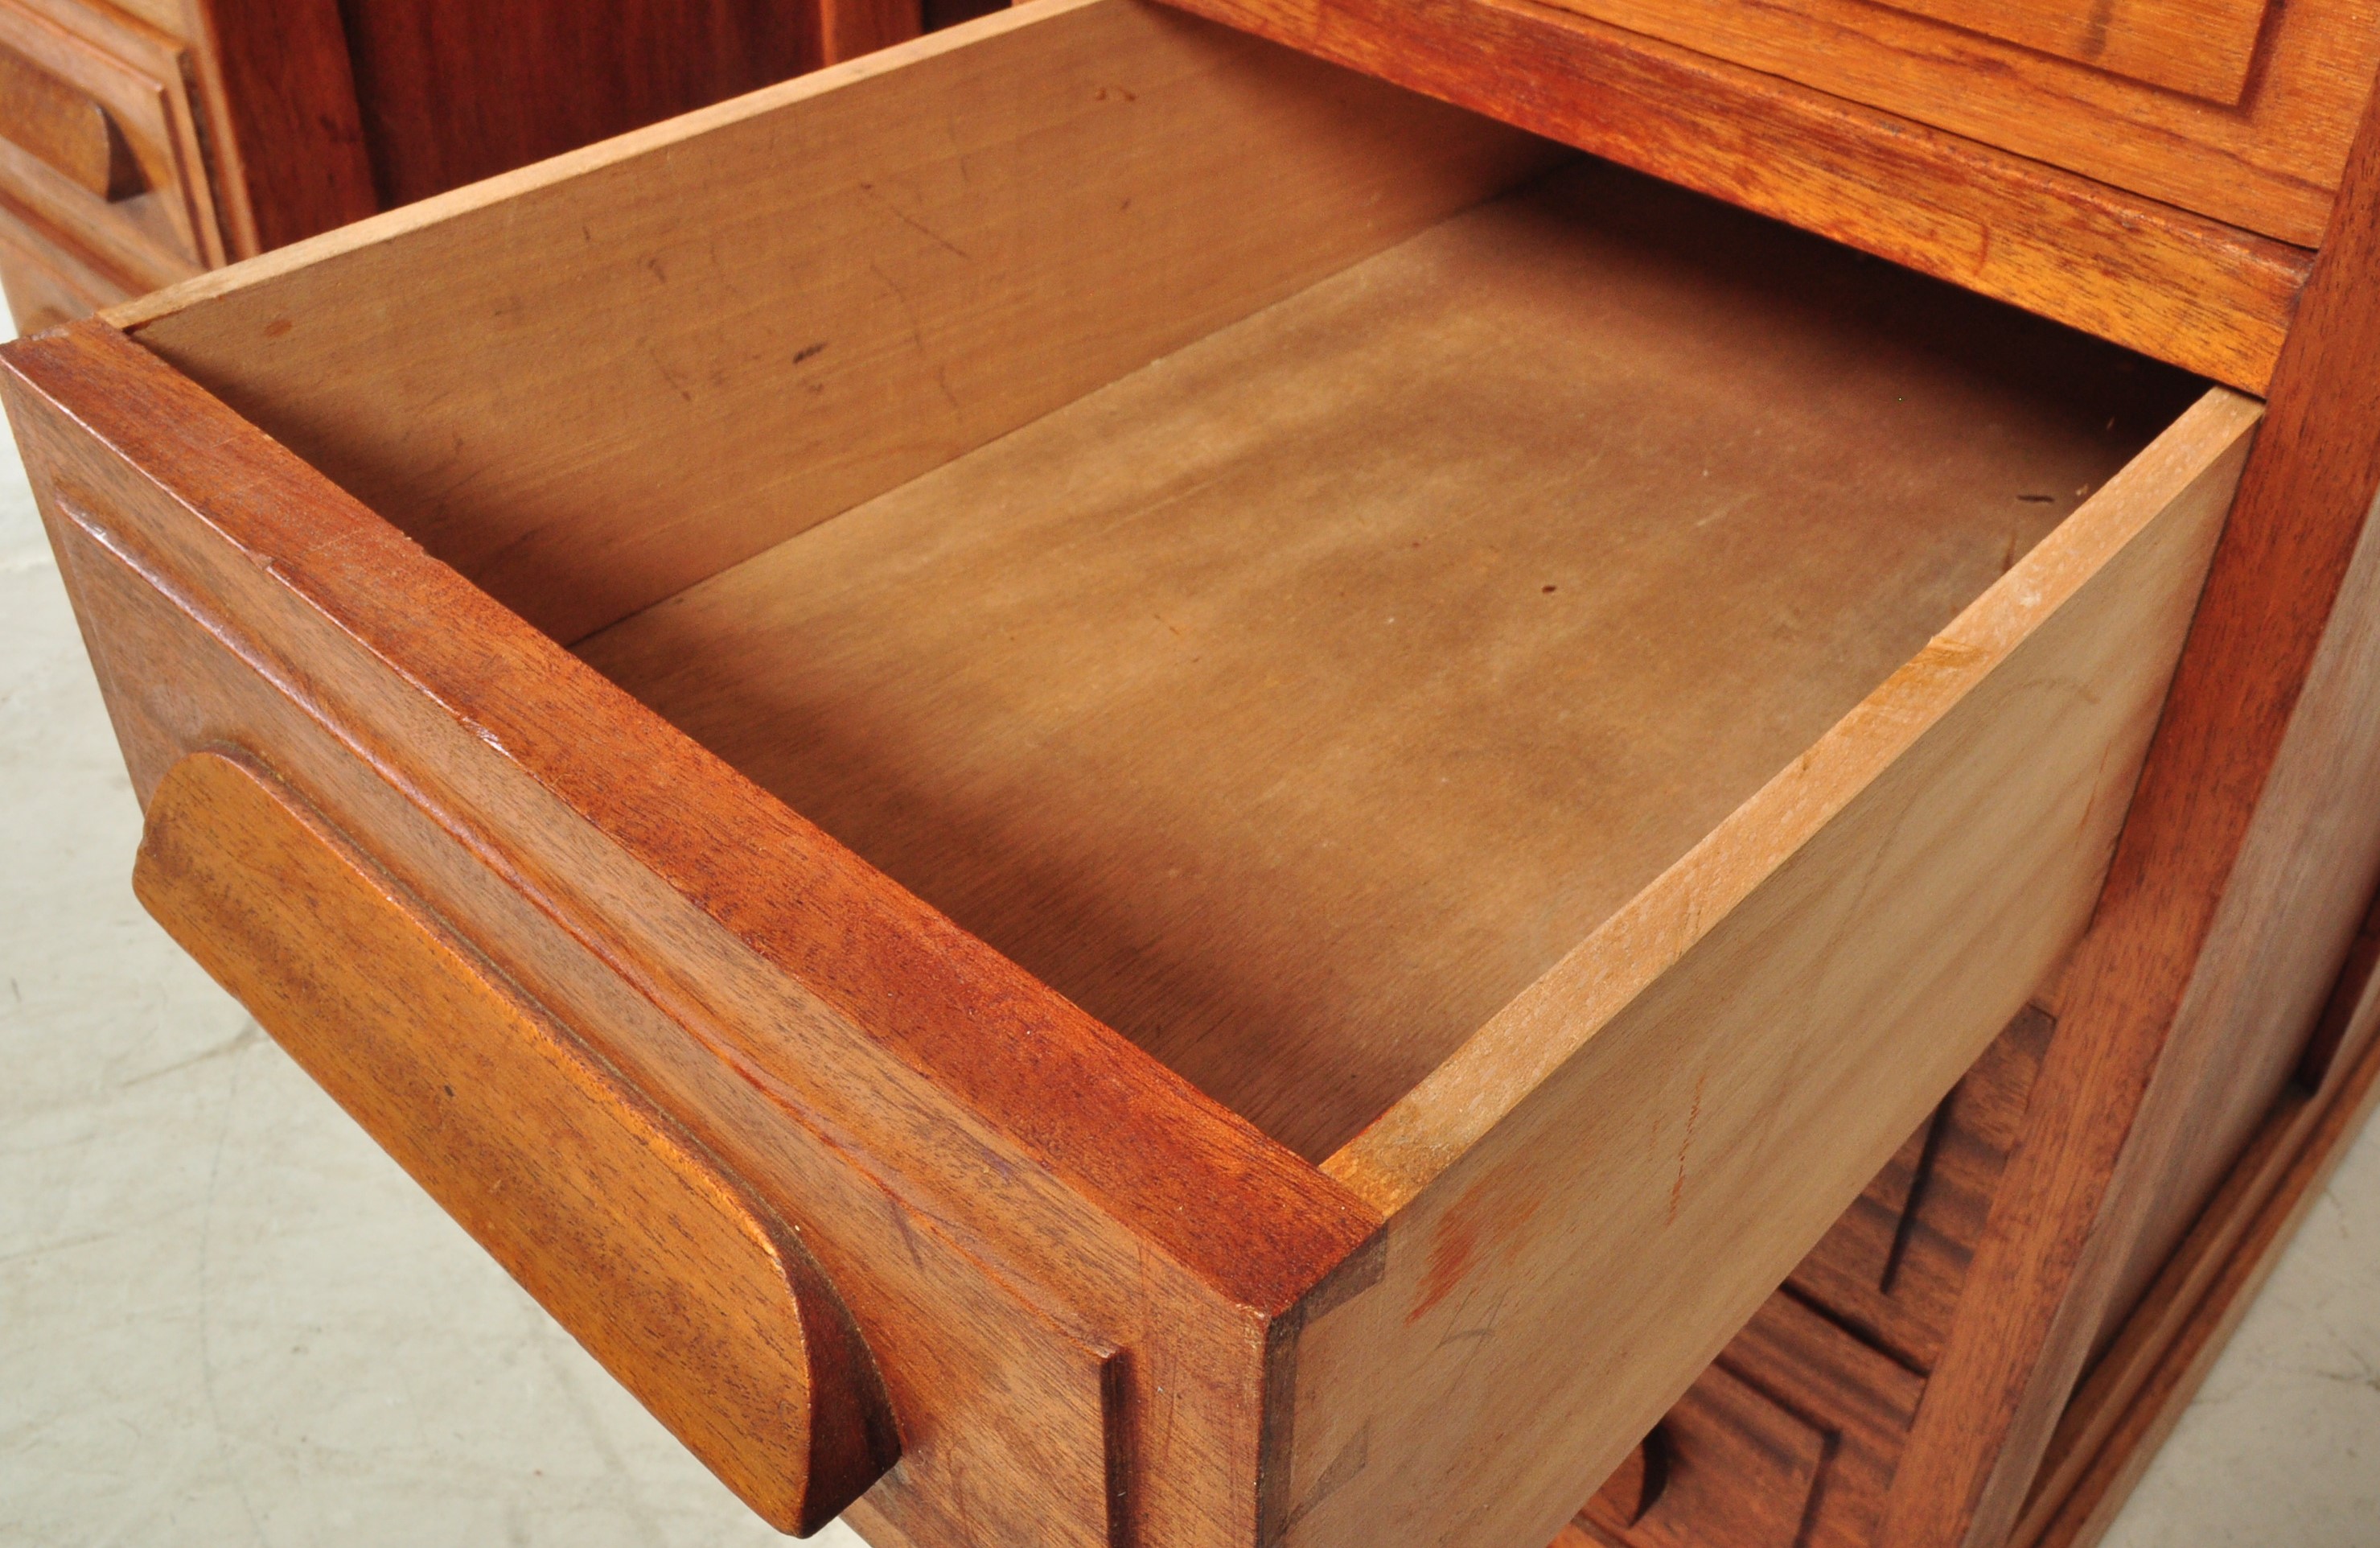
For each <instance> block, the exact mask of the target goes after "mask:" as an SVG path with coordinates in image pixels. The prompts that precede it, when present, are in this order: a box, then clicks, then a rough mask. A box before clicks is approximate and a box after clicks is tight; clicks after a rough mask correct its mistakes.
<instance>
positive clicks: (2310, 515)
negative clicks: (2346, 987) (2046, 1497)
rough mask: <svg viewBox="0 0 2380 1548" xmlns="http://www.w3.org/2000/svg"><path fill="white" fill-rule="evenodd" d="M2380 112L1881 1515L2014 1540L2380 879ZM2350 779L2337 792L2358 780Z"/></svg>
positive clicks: (1913, 1546)
mask: <svg viewBox="0 0 2380 1548" xmlns="http://www.w3.org/2000/svg"><path fill="white" fill-rule="evenodd" d="M2375 272H2380V115H2374V116H2367V118H2366V121H2365V124H2364V127H2363V128H2362V132H2361V133H2360V135H2359V137H2358V140H2357V142H2356V147H2355V150H2354V152H2353V154H2352V155H2351V157H2350V162H2349V166H2348V175H2347V178H2346V182H2345V186H2344V188H2343V189H2342V193H2341V197H2340V200H2339V203H2338V211H2337V213H2336V214H2335V216H2334V219H2333V223H2332V227H2331V232H2330V236H2329V238H2328V240H2327V241H2326V243H2325V246H2324V248H2323V250H2322V252H2321V255H2320V257H2319V259H2318V260H2317V262H2316V264H2315V269H2314V274H2313V280H2312V281H2311V283H2310V284H2309V286H2308V287H2307V291H2306V295H2305V299H2304V301H2303V303H2302V305H2301V311H2300V315H2299V320H2298V323H2297V325H2296V326H2295V328H2294V329H2293V330H2292V331H2291V333H2290V335H2289V341H2288V343H2287V345H2286V346H2285V347H2284V349H2283V351H2282V355H2281V359H2280V362H2279V365H2278V367H2277V371H2276V373H2275V378H2274V385H2273V396H2272V401H2271V405H2270V408H2269V411H2268V415H2267V418H2266V420H2265V426H2264V429H2263V431H2262V433H2261V435H2260V439H2259V442H2258V445H2257V446H2256V449H2255V451H2254V453H2253V457H2252V458H2251V460H2250V463H2249V467H2248V470H2247V474H2246V477H2245V481H2244V482H2243V483H2242V485H2241V487H2240V494H2239V498H2238V501H2237V504H2236V505H2235V506H2234V507H2233V510H2232V514H2231V517H2230V521H2229V524H2228V528H2227V530H2226V531H2225V533H2224V537H2223V540H2222V542H2221V545H2220V546H2219V547H2218V549H2217V551H2216V557H2215V562H2214V567H2213V570H2212V572H2211V574H2210V577H2209V579H2208V582H2207V589H2206V593H2205V596H2204V601H2203V602H2202V603H2201V606H2200V609H2199V612H2198V615H2197V618H2196V620H2195V622H2194V624H2193V626H2192V632H2191V637H2190V641H2189V644H2188V646H2187V647H2186V648H2185V650H2184V652H2183V655H2182V659H2181V664H2180V669H2179V670H2178V672H2177V674H2176V676H2175V680H2174V685H2173V688H2172V690H2171V694H2170V697H2169V699H2168V704H2167V709H2166V713H2165V718H2164V720H2163V722H2162V724H2161V725H2160V726H2159V729H2158V732H2157V737H2156V739H2155V743H2154V744H2153V746H2152V748H2151V750H2150V753H2149V758H2148V763H2147V766H2146V769H2145V772H2144V773H2143V776H2142V780H2141V785H2140V789H2139V792H2138V795H2137V796H2136V798H2135V799H2134V801H2133V804H2132V807H2131V813H2130V816H2129V818H2128V820H2127V822H2126V824H2125V829H2124V835H2123V839H2122V841H2121V843H2120V844H2119V847H2118V850H2117V855H2116V860H2115V863H2114V866H2113V868H2112V870H2111V872H2110V873H2109V877H2108V881H2107V889H2106V892H2105V894H2104V896H2102V898H2101V902H2100V906H2099V909H2098V912H2097V914H2096V916H2095V923H2094V925H2093V928H2092V930H2091V932H2089V933H2088V934H2087V935H2086V937H2085V938H2084V941H2083V945H2082V946H2081V947H2080V948H2079V949H2078V954H2077V957H2076V958H2075V962H2074V967H2073V969H2072V971H2071V973H2070V977H2069V979H2068V1000H2067V1006H2066V1017H2065V1022H2064V1026H2063V1029H2062V1032H2061V1035H2060V1037H2059V1038H2058V1041H2057V1042H2056V1044H2055V1045H2054V1046H2053V1048H2052V1051H2051V1054H2050V1056H2049V1058H2048V1060H2047V1062H2046V1066H2045V1067H2044V1071H2043V1076H2042V1084H2041V1087H2040V1089H2039V1090H2038V1091H2036V1093H2035V1096H2034V1110H2035V1112H2036V1113H2037V1114H2038V1115H2040V1121H2039V1122H2037V1123H2035V1124H2034V1126H2033V1127H2032V1128H2031V1130H2030V1132H2029V1133H2028V1134H2027V1136H2026V1138H2025V1140H2024V1142H2023V1144H2022V1147H2021V1148H2020V1150H2019V1152H2018V1154H2017V1157H2016V1160H2015V1161H2014V1163H2013V1164H2011V1166H2010V1173H2009V1175H2008V1176H2007V1178H2006V1179H2005V1180H2004V1182H2003V1184H2002V1187H2001V1190H2000V1193H1999V1196H1998V1199H1997V1200H1996V1201H1995V1204H1994V1208H1993V1214H1992V1225H1991V1229H1990V1231H1989V1233H1988V1235H1987V1236H1986V1237H1985V1244H1984V1248H1983V1250H1982V1251H1981V1252H1980V1253H1979V1254H1978V1257H1977V1260H1976V1264H1975V1268H1974V1270H1973V1278H1972V1279H1971V1281H1970V1285H1969V1290H1968V1294H1967V1296H1966V1298H1965V1299H1964V1303H1963V1306H1962V1312H1961V1318H1960V1321H1959V1323H1958V1325H1957V1327H1956V1328H1955V1329H1954V1331H1953V1333H1952V1335H1951V1339H1950V1342H1949V1347H1947V1349H1946V1351H1945V1354H1944V1358H1943V1361H1942V1363H1941V1365H1940V1366H1939V1367H1938V1368H1937V1371H1935V1373H1934V1376H1933V1379H1932V1382H1931V1383H1930V1385H1929V1387H1928V1391H1927V1395H1926V1400H1925V1406H1924V1408H1922V1409H1921V1411H1920V1413H1919V1416H1918V1422H1917V1427H1916V1430H1915V1432H1913V1437H1912V1441H1911V1444H1910V1450H1909V1453H1908V1455H1907V1457H1905V1458H1904V1460H1903V1463H1902V1467H1901V1471H1900V1476H1899V1477H1898V1478H1897V1479H1896V1481H1895V1484H1894V1491H1893V1503H1892V1507H1891V1509H1890V1511H1889V1513H1888V1517H1887V1520H1886V1526H1885V1530H1884V1533H1883V1535H1882V1537H1881V1538H1880V1540H1879V1541H1880V1542H1883V1543H1887V1544H1890V1545H1892V1548H1940V1545H1942V1544H1947V1543H1959V1542H1965V1543H1969V1544H1974V1545H1982V1544H1988V1543H1997V1542H1999V1541H2000V1540H2001V1539H2002V1538H2004V1537H2005V1536H2006V1535H2007V1533H2008V1531H2009V1530H2010V1528H2011V1527H2012V1525H2013V1524H2014V1522H2015V1519H2016V1516H2017V1512H2018V1510H2019V1509H2020V1507H2021V1506H2022V1503H2023V1497H2024V1492H2025V1490H2026V1488H2027V1486H2028V1485H2029V1483H2030V1481H2031V1480H2032V1478H2033V1475H2034V1469H2035V1468H2036V1467H2037V1465H2038V1463H2039V1461H2040V1459H2041V1457H2042V1455H2043V1451H2044V1448H2045V1447H2046V1444H2048V1441H2049V1438H2050V1432H2051V1427H2052V1426H2053V1425H2054V1424H2055V1422H2056V1421H2057V1419H2058V1413H2059V1410H2060V1408H2062V1406H2063V1404H2064V1402H2065V1400H2066V1397H2067V1395H2068V1394H2069V1392H2070V1391H2071V1390H2072V1388H2073V1385H2074V1383H2075V1381H2076V1379H2077V1377H2078V1376H2079V1375H2080V1373H2081V1371H2082V1370H2083V1364H2084V1362H2085V1361H2086V1360H2087V1359H2089V1357H2090V1355H2091V1353H2092V1350H2093V1348H2094V1347H2095V1344H2096V1343H2097V1341H2098V1340H2099V1339H2100V1338H2101V1336H2102V1335H2103V1332H2104V1330H2106V1329H2107V1327H2108V1325H2109V1323H2110V1321H2111V1319H2113V1318H2115V1317H2117V1316H2119V1315H2120V1314H2121V1312H2122V1310H2124V1306H2125V1304H2126V1302H2127V1301H2128V1300H2129V1298H2130V1297H2129V1295H2128V1293H2127V1292H2128V1290H2131V1291H2132V1293H2137V1290H2136V1288H2135V1287H2136V1286H2138V1284H2139V1283H2140V1281H2141V1280H2142V1279H2143V1277H2144V1276H2143V1273H2142V1266H2143V1264H2145V1266H2146V1268H2147V1269H2149V1270H2151V1271H2153V1270H2154V1268H2155V1265H2156V1264H2157V1263H2158V1262H2161V1261H2162V1260H2163V1258H2164V1257H2165V1255H2166V1253H2167V1252H2168V1250H2169V1249H2170V1245H2171V1243H2172V1241H2173V1239H2174V1237H2175V1235H2177V1234H2178V1232H2176V1231H2175V1230H2174V1228H2173V1227H2172V1226H2171V1225H2168V1224H2167V1223H2168V1222H2170V1221H2172V1220H2174V1219H2175V1218H2176V1217H2177V1216H2178V1217H2179V1219H2180V1222H2181V1223H2182V1224H2186V1223H2187V1220H2188V1218H2189V1215H2190V1213H2194V1210H2195V1201H2196V1199H2197V1198H2203V1197H2204V1192H2205V1190H2206V1188H2208V1187H2209V1186H2210V1185H2211V1183H2212V1181H2213V1179H2214V1178H2215V1177H2216V1176H2220V1175H2221V1172H2222V1170H2223V1169H2224V1167H2225V1166H2226V1165H2227V1164H2228V1161H2229V1159H2230V1157H2231V1155H2232V1154H2233V1153H2235V1152H2236V1151H2237V1150H2238V1148H2239V1146H2240V1143H2242V1142H2243V1141H2244V1139H2245V1131H2246V1129H2247V1128H2248V1127H2252V1126H2253V1124H2254V1123H2255V1122H2256V1121H2257V1120H2258V1119H2259V1117H2261V1115H2262V1114H2263V1113H2264V1111H2265V1108H2266V1105H2267V1104H2268V1103H2269V1102H2270V1101H2271V1100H2272V1099H2273V1097H2274V1095H2275V1094H2276V1093H2277V1090H2278V1088H2279V1085H2280V1083H2281V1082H2282V1081H2283V1080H2285V1079H2287V1078H2288V1076H2289V1073H2290V1071H2291V1070H2292V1069H2293V1068H2294V1067H2295V1065H2296V1064H2297V1062H2298V1059H2299V1055H2300V1051H2301V1043H2302V1039H2303V1038H2304V1036H2305V1034H2306V1030H2307V1029H2308V1028H2309V1026H2310V1025H2311V1024H2312V1023H2313V1019H2314V1017H2315V1015H2316V1013H2317V1012H2318V1010H2319V1008H2320V1004H2321V996H2322V994H2323V993H2324V992H2325V990H2326V988H2327V986H2328V984H2329V982H2330V981H2331V977H2332V969H2335V967H2336V965H2337V963H2338V961H2339V959H2340V958H2341V957H2344V956H2345V954H2346V952H2347V949H2348V945H2349V937H2350V935H2351V933H2352V932H2353V930H2354V928H2355V924H2356V920H2357V919H2358V917H2359V914H2360V912H2361V909H2362V905H2363V903H2364V901H2365V900H2366V898H2368V897H2369V896H2370V895H2371V889H2372V883H2373V872H2374V853H2375V850H2380V803H2375V802H2372V801H2370V800H2368V799H2362V798H2357V796H2360V793H2361V792H2362V791H2366V790H2369V789H2370V788H2372V782H2373V780H2374V777H2375V775H2380V725H2375V724H2374V717H2373V716H2372V715H2371V714H2370V713H2369V707H2370V704H2371V702H2372V700H2373V697H2374V694H2375V693H2380V663H2375V662H2374V659H2373V655H2374V652H2373V649H2372V646H2371V643H2370V642H2369V641H2368V640H2366V638H2365V636H2366V635H2367V633H2368V632H2369V631H2368V627H2367V626H2368V621H2369V618H2370V616H2371V614H2372V612H2373V609H2374V599H2375V595H2376V594H2380V574H2376V573H2375V571H2380V555H2374V553H2373V552H2372V551H2371V546H2370V545H2368V544H2365V543H2364V542H2363V539H2364V535H2365V530H2366V523H2367V519H2368V517H2369V514H2370V512H2371V509H2372V506H2373V500H2374V494H2375V493H2380V414H2375V413H2374V409H2373V406H2374V404H2375V403H2380V286H2374V284H2373V283H2372V276H2373V274H2374V273H2375ZM2343 792H2344V793H2353V794H2349V795H2347V796H2345V798H2342V793H2343Z"/></svg>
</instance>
